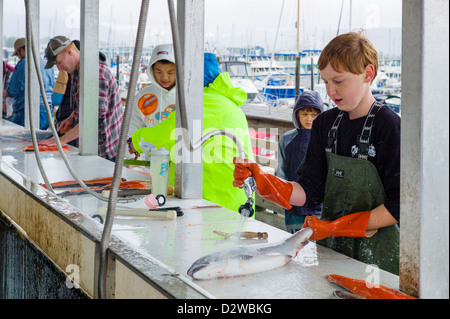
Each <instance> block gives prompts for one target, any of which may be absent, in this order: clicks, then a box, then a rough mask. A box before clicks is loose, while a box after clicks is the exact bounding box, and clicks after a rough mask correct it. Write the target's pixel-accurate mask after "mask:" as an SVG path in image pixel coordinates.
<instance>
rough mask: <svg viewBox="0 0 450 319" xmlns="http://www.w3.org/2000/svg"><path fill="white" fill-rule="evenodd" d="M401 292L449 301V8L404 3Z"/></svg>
mask: <svg viewBox="0 0 450 319" xmlns="http://www.w3.org/2000/svg"><path fill="white" fill-rule="evenodd" d="M402 5H403V8H402V30H403V31H402V107H401V114H402V132H401V141H402V145H401V197H400V207H401V212H400V215H401V230H400V289H402V290H404V291H405V292H407V293H410V294H413V295H418V296H419V297H420V298H448V297H449V284H448V281H449V264H448V259H449V253H448V251H449V237H448V234H449V215H448V212H449V197H448V194H449V166H448V163H449V144H448V141H449V107H448V106H449V74H448V71H445V70H448V67H449V49H448V45H442V44H443V43H447V44H448V41H449V13H448V10H449V2H448V1H447V0H403V4H402Z"/></svg>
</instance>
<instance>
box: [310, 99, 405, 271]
mask: <svg viewBox="0 0 450 319" xmlns="http://www.w3.org/2000/svg"><path fill="white" fill-rule="evenodd" d="M380 107H381V105H380V104H378V103H377V102H375V103H374V104H373V105H372V107H371V109H370V112H369V114H368V116H367V119H366V123H364V127H363V131H362V133H361V135H359V136H358V143H357V146H358V148H357V150H356V151H357V153H358V158H349V157H344V156H340V155H336V154H334V153H333V151H334V152H335V150H336V140H337V139H336V134H337V129H338V127H339V124H340V121H341V119H342V116H343V112H342V111H341V112H340V113H339V115H338V116H337V118H336V120H335V122H334V124H333V126H332V128H331V130H330V132H329V133H328V147H327V148H326V152H327V153H326V156H327V163H328V173H327V181H326V185H325V197H324V201H323V207H322V214H321V219H331V220H334V219H336V218H339V217H342V216H344V215H348V214H352V213H357V212H361V211H368V210H372V209H374V208H375V207H377V206H380V205H381V204H383V203H384V201H385V198H386V195H385V192H384V188H383V184H382V183H381V180H380V176H379V175H378V172H377V169H376V168H375V166H374V165H373V164H372V163H371V162H370V161H368V160H367V157H368V154H369V153H370V152H371V151H373V150H372V149H371V147H370V145H369V141H370V133H371V129H372V123H373V119H374V117H375V114H376V112H377V111H378V110H379V109H380ZM399 235H400V232H399V227H398V225H392V226H389V227H385V228H380V229H378V232H377V233H376V234H375V235H373V236H372V237H370V238H347V237H329V238H325V239H323V240H320V241H318V244H319V245H322V246H325V247H329V248H331V249H333V250H335V251H337V252H340V253H342V254H344V255H346V256H349V257H352V258H354V259H357V260H360V261H362V262H364V263H367V264H375V265H377V266H378V267H380V268H381V269H383V270H386V271H389V272H391V273H393V274H397V275H398V273H399Z"/></svg>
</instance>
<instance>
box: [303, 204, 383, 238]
mask: <svg viewBox="0 0 450 319" xmlns="http://www.w3.org/2000/svg"><path fill="white" fill-rule="evenodd" d="M369 217H370V211H366V212H359V213H354V214H349V215H346V216H343V217H341V218H338V219H336V220H334V221H329V220H320V219H318V218H317V217H316V216H306V218H305V223H304V224H303V227H302V228H305V227H309V228H311V229H312V230H313V231H314V233H313V235H312V236H311V238H310V240H321V239H324V238H328V237H367V236H366V229H367V223H368V222H369ZM373 234H375V232H371V236H373Z"/></svg>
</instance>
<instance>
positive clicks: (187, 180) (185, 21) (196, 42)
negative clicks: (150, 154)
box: [175, 0, 205, 198]
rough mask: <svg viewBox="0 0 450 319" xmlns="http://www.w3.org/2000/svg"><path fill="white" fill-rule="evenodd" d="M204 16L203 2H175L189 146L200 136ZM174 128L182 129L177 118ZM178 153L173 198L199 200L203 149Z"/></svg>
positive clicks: (184, 149) (201, 129)
mask: <svg viewBox="0 0 450 319" xmlns="http://www.w3.org/2000/svg"><path fill="white" fill-rule="evenodd" d="M204 15H205V1H204V0H198V1H197V0H196V1H177V21H178V30H179V35H180V42H181V43H180V44H181V50H182V52H183V54H182V56H183V60H182V63H183V68H184V72H183V77H184V78H183V81H184V95H185V104H186V117H187V125H188V129H189V137H190V140H191V142H192V143H195V142H196V141H198V140H200V138H201V137H202V135H203V72H204V70H203V63H204V57H203V52H204V50H203V46H204ZM177 105H179V103H178V100H177ZM177 128H181V121H180V117H179V116H177ZM182 144H183V145H184V143H182ZM181 150H182V158H181V162H180V163H178V162H179V161H177V163H176V164H175V194H176V196H178V197H181V198H202V180H203V163H202V148H201V147H199V148H198V149H196V150H194V151H193V152H189V150H188V149H186V147H183V148H182V149H181Z"/></svg>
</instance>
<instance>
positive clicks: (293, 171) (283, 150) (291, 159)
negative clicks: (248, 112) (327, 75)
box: [276, 91, 323, 234]
mask: <svg viewBox="0 0 450 319" xmlns="http://www.w3.org/2000/svg"><path fill="white" fill-rule="evenodd" d="M322 111H323V102H322V99H321V97H320V95H319V93H317V92H315V91H304V92H303V93H302V94H300V96H299V97H298V99H297V101H296V103H295V106H294V110H293V112H292V122H293V123H294V126H295V129H293V130H291V131H289V132H286V133H285V134H284V135H283V136H282V137H281V139H280V141H279V142H278V168H277V171H276V176H278V177H280V178H282V179H285V180H288V181H296V180H298V174H297V169H298V168H299V166H300V165H301V163H302V162H303V159H304V158H305V155H306V149H307V148H308V143H309V138H310V134H311V127H312V124H313V121H314V119H315V118H316V117H317V116H318V115H319V114H320V113H321V112H322ZM321 208H322V205H319V206H317V207H308V208H307V207H298V206H292V209H289V210H286V209H285V211H284V222H285V225H286V230H287V231H288V232H290V233H292V234H293V233H295V232H296V231H298V230H300V229H301V228H302V225H303V223H304V221H305V217H306V216H311V215H316V216H319V215H320V210H321Z"/></svg>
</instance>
